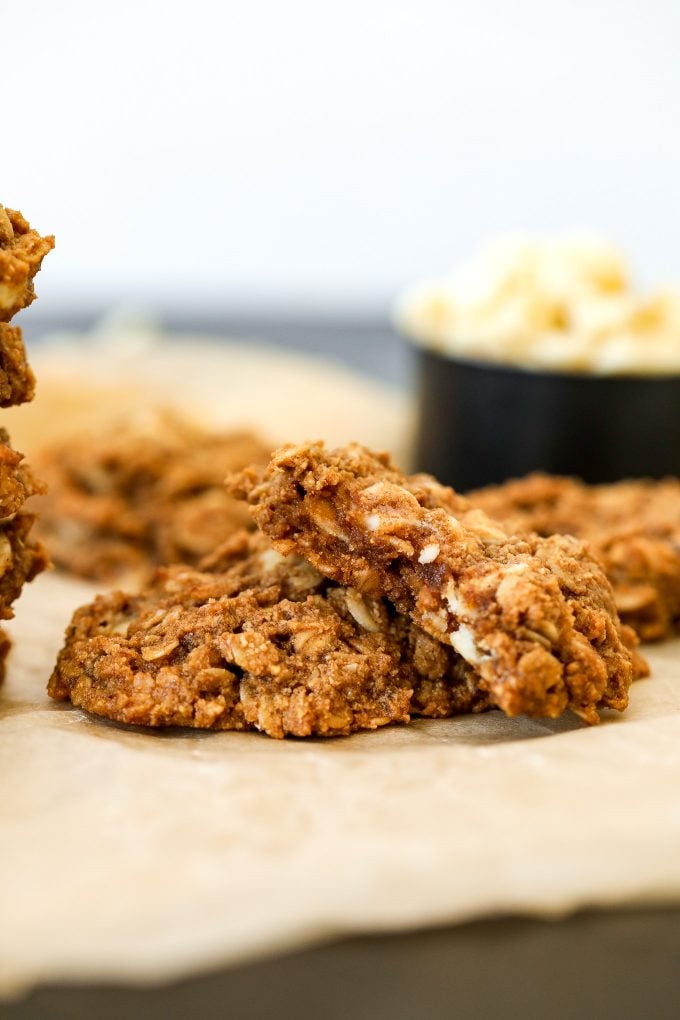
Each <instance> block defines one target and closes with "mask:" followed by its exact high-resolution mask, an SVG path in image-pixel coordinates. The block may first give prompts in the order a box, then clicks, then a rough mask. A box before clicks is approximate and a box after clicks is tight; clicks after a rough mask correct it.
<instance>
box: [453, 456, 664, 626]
mask: <svg viewBox="0 0 680 1020" xmlns="http://www.w3.org/2000/svg"><path fill="white" fill-rule="evenodd" d="M469 498H470V500H471V501H472V502H473V503H474V504H475V506H479V507H481V508H482V509H483V510H485V511H486V512H487V513H488V514H490V515H491V516H493V517H495V518H496V519H497V520H499V521H502V522H503V523H504V524H505V526H506V527H508V528H509V529H511V530H513V531H517V532H529V531H535V532H536V533H537V534H539V535H544V536H548V535H555V534H560V533H561V534H567V535H575V536H576V537H577V538H580V539H583V540H584V541H586V542H588V543H589V544H590V546H591V547H592V549H593V551H594V552H595V553H596V555H597V556H598V557H599V558H600V560H601V561H602V564H603V566H604V569H605V572H606V574H607V576H608V578H609V580H610V581H611V583H612V586H613V588H614V598H615V600H616V606H617V609H618V611H619V615H620V616H621V619H622V620H623V622H624V623H626V624H628V625H629V626H631V627H632V628H633V629H634V630H635V631H636V632H637V633H638V635H639V637H640V638H641V640H642V641H659V640H663V639H664V638H668V637H670V636H671V635H672V634H673V633H674V632H677V631H678V630H679V629H680V480H678V479H677V478H666V479H663V480H662V481H651V480H646V479H641V480H631V481H623V482H616V483H614V484H611V485H586V484H585V483H584V482H580V481H578V480H577V479H575V478H562V477H558V476H552V475H544V474H538V473H537V474H532V475H528V476H527V477H526V478H519V479H513V480H511V481H508V482H506V483H505V484H503V485H498V486H492V487H489V488H486V489H479V490H477V491H476V492H471V493H469Z"/></svg>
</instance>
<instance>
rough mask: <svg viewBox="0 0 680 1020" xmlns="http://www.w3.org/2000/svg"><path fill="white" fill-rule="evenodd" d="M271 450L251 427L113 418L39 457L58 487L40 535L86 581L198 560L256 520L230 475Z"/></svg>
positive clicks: (52, 490)
mask: <svg viewBox="0 0 680 1020" xmlns="http://www.w3.org/2000/svg"><path fill="white" fill-rule="evenodd" d="M267 455H268V452H267V448H266V447H265V446H264V445H263V444H262V442H261V441H260V440H259V439H257V438H256V437H255V436H253V435H252V434H251V433H248V432H228V433H225V434H218V433H210V432H206V431H203V430H201V429H199V428H197V427H195V426H194V425H191V424H189V423H188V422H186V421H183V420H182V419H180V418H179V417H177V416H176V415H173V414H170V413H159V412H151V413H148V414H146V415H144V416H141V415H140V417H139V418H138V419H137V420H134V421H132V422H129V423H127V424H126V425H123V426H121V425H120V424H119V423H115V424H114V423H109V424H108V426H106V428H105V429H104V428H103V430H102V432H100V433H99V434H97V435H87V436H82V437H80V438H77V439H72V440H69V441H63V442H60V443H58V444H56V445H55V446H52V447H50V448H48V449H46V450H44V451H43V453H42V455H41V456H39V457H37V458H36V464H37V466H38V470H39V472H40V475H41V477H43V478H44V479H45V480H46V481H47V484H48V489H49V492H48V495H47V497H46V498H45V499H44V500H42V501H41V504H40V508H39V509H40V522H39V532H40V535H41V537H42V538H43V539H44V541H45V542H46V544H47V545H48V546H49V549H50V553H51V555H52V558H53V560H54V563H55V565H56V566H57V567H59V568H61V569H62V570H66V571H69V572H70V573H73V574H77V575H78V576H80V577H84V578H90V579H95V580H102V581H110V580H113V579H115V578H119V577H121V576H123V575H125V574H128V573H131V572H139V571H145V570H147V569H148V568H149V567H152V566H155V565H163V564H168V563H186V564H189V565H192V564H194V565H195V564H196V563H198V561H199V560H200V559H201V558H202V557H203V556H205V555H206V554H207V553H208V552H210V550H212V549H214V548H215V547H216V546H217V545H219V543H220V542H222V541H223V540H224V539H225V538H226V537H227V536H228V535H230V534H231V533H233V532H234V531H236V530H238V529H239V528H242V527H244V526H245V527H248V526H250V527H252V522H251V520H250V518H249V515H248V513H247V511H246V509H245V507H244V506H243V505H242V504H241V503H239V502H237V501H236V500H235V499H233V498H231V497H230V496H229V495H228V494H227V492H226V490H225V487H224V478H225V476H226V475H227V474H228V473H229V472H230V471H234V470H238V469H240V468H243V467H245V466H246V465H247V464H250V463H253V462H257V461H263V460H266V458H267Z"/></svg>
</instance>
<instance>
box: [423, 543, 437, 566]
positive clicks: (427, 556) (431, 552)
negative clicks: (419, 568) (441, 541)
mask: <svg viewBox="0 0 680 1020" xmlns="http://www.w3.org/2000/svg"><path fill="white" fill-rule="evenodd" d="M438 556H439V545H438V544H437V543H436V542H429V543H428V544H427V545H424V546H423V548H422V549H421V550H420V556H419V557H418V563H433V562H434V561H435V560H436V559H437V557H438Z"/></svg>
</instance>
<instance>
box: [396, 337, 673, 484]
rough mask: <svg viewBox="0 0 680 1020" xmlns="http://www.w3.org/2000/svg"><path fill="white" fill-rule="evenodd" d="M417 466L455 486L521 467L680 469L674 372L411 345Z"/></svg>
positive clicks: (510, 474)
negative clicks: (600, 371) (529, 361)
mask: <svg viewBox="0 0 680 1020" xmlns="http://www.w3.org/2000/svg"><path fill="white" fill-rule="evenodd" d="M414 355H415V358H416V362H417V379H418V431H417V436H416V446H415V470H417V471H427V472H429V473H430V474H433V475H436V477H437V478H439V479H440V480H441V481H442V482H446V483H447V484H449V485H453V486H454V487H455V488H456V489H458V490H460V491H465V490H467V489H475V488H478V487H479V486H482V485H487V484H491V483H495V482H502V481H504V480H505V479H506V478H516V477H519V476H521V475H525V474H527V473H528V472H529V471H539V470H540V471H547V472H549V473H551V474H561V475H576V476H578V477H579V478H582V479H584V480H585V481H586V482H613V481H618V480H619V479H621V478H635V477H647V478H662V477H664V476H666V475H680V375H657V376H649V375H644V376H628V375H626V376H612V375H609V376H600V375H585V374H576V373H573V374H568V373H564V372H534V371H529V370H525V369H519V368H512V367H508V366H504V365H496V364H490V363H485V362H479V361H467V360H462V359H459V358H451V357H446V356H444V355H441V354H437V353H436V352H434V351H430V350H428V349H426V348H414Z"/></svg>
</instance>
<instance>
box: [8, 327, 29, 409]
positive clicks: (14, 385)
mask: <svg viewBox="0 0 680 1020" xmlns="http://www.w3.org/2000/svg"><path fill="white" fill-rule="evenodd" d="M34 394H35V376H34V375H33V372H32V370H31V368H30V366H29V364H28V362H27V360H26V350H25V348H24V341H23V337H22V335H21V330H20V329H19V327H18V326H10V324H9V323H7V322H0V407H13V406H14V405H15V404H25V403H26V402H27V401H29V400H32V399H33V395H34Z"/></svg>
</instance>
